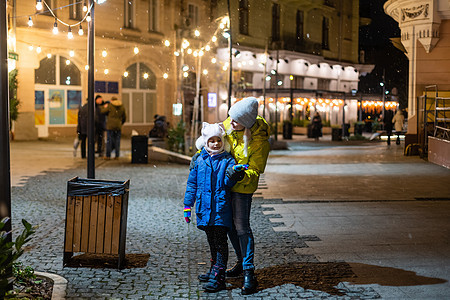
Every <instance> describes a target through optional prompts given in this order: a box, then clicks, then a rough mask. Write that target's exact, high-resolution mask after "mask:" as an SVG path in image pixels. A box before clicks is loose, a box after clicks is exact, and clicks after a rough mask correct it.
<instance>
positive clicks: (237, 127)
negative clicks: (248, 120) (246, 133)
mask: <svg viewBox="0 0 450 300" xmlns="http://www.w3.org/2000/svg"><path fill="white" fill-rule="evenodd" d="M230 125H231V129H233V130H236V131H239V130H244V128H245V127H244V125H242V124H239V123H238V122H236V121H235V120H233V119H231V121H230Z"/></svg>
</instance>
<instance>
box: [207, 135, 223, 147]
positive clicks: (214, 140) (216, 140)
mask: <svg viewBox="0 0 450 300" xmlns="http://www.w3.org/2000/svg"><path fill="white" fill-rule="evenodd" d="M208 148H209V149H211V150H220V149H221V148H222V139H221V138H220V137H218V136H213V137H210V138H209V140H208Z"/></svg>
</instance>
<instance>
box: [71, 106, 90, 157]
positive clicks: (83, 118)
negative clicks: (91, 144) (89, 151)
mask: <svg viewBox="0 0 450 300" xmlns="http://www.w3.org/2000/svg"><path fill="white" fill-rule="evenodd" d="M88 109H89V108H88V104H87V103H85V104H84V105H83V106H82V107H81V108H80V109H79V110H78V125H77V134H78V140H79V142H80V148H81V158H86V139H87V131H88V112H89V110H88ZM77 146H78V145H77ZM74 148H75V146H74ZM75 151H76V148H75ZM74 153H75V152H74ZM74 156H75V155H74Z"/></svg>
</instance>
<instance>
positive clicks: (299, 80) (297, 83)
mask: <svg viewBox="0 0 450 300" xmlns="http://www.w3.org/2000/svg"><path fill="white" fill-rule="evenodd" d="M304 80H305V78H304V77H302V76H294V80H292V81H291V84H292V88H294V89H302V88H303V81H304Z"/></svg>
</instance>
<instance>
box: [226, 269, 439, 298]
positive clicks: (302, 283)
mask: <svg viewBox="0 0 450 300" xmlns="http://www.w3.org/2000/svg"><path fill="white" fill-rule="evenodd" d="M256 276H257V279H258V291H262V290H265V289H269V288H273V287H276V286H281V285H284V284H294V285H296V286H299V287H302V288H304V289H305V290H307V289H309V290H317V291H323V292H326V293H329V294H331V295H339V296H342V295H345V294H346V290H345V289H339V288H337V286H338V284H339V283H340V282H349V283H352V284H379V285H387V286H411V285H428V284H439V283H444V282H446V280H443V279H439V278H431V277H425V276H418V275H417V274H416V273H415V272H411V271H405V270H402V269H396V268H390V267H380V266H374V265H366V264H361V263H345V262H326V263H289V264H283V265H277V266H273V267H268V268H262V269H259V270H256ZM227 283H229V284H230V285H231V286H229V287H228V288H227V289H229V290H232V289H236V288H241V286H242V277H241V278H227Z"/></svg>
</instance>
